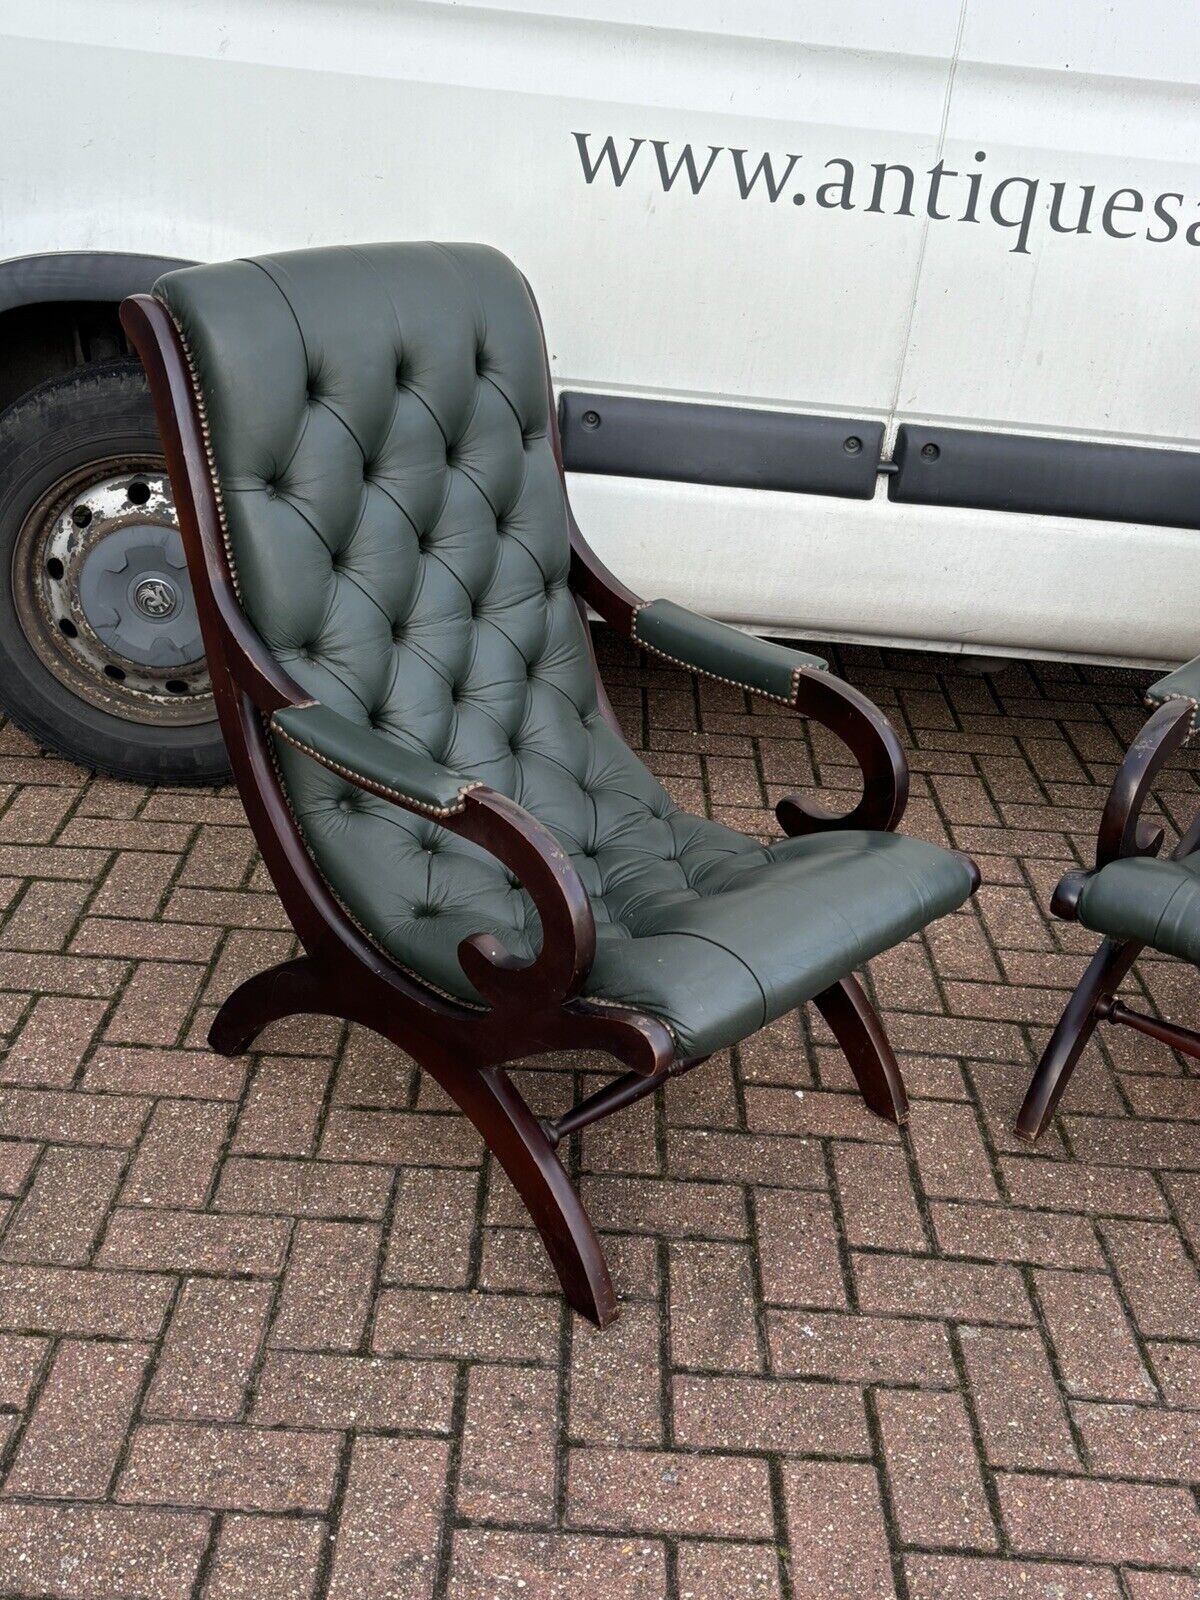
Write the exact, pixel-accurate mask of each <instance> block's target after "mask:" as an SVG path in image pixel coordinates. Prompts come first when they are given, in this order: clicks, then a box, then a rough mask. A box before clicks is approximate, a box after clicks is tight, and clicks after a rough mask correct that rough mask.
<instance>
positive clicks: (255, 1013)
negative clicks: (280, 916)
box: [208, 956, 326, 1056]
mask: <svg viewBox="0 0 1200 1600" xmlns="http://www.w3.org/2000/svg"><path fill="white" fill-rule="evenodd" d="M324 992H325V986H324V985H323V984H322V983H321V982H320V980H319V979H318V977H317V974H316V969H315V967H314V966H313V963H312V960H311V959H310V957H308V956H297V957H296V958H295V960H293V961H284V962H281V963H280V965H279V966H277V967H268V968H267V970H266V971H265V972H256V973H255V974H254V976H253V977H252V978H247V979H246V981H245V983H240V984H239V985H238V986H237V988H236V989H235V990H234V991H233V993H232V994H231V995H230V996H229V998H228V999H227V1000H226V1001H225V1004H224V1005H223V1006H222V1007H221V1009H220V1010H219V1011H218V1012H217V1014H216V1016H215V1017H214V1018H213V1024H212V1027H211V1028H210V1029H209V1030H208V1042H209V1044H210V1045H211V1046H212V1048H213V1049H214V1050H215V1051H216V1052H217V1054H218V1055H221V1056H240V1055H244V1054H245V1052H246V1051H247V1050H248V1049H249V1048H250V1046H251V1045H252V1044H253V1043H254V1041H255V1039H257V1037H258V1035H259V1034H260V1033H261V1032H262V1030H263V1029H264V1028H265V1027H266V1026H267V1024H268V1023H269V1022H278V1021H279V1020H280V1019H281V1018H282V1017H292V1016H296V1015H297V1014H299V1013H302V1012H305V1011H324V1010H325V1009H326V1007H325V1005H324V1003H323V1000H322V996H323V994H324Z"/></svg>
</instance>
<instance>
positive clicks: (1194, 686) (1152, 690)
mask: <svg viewBox="0 0 1200 1600" xmlns="http://www.w3.org/2000/svg"><path fill="white" fill-rule="evenodd" d="M1168 700H1190V701H1191V702H1192V704H1193V705H1194V706H1200V656H1197V657H1196V658H1195V659H1194V660H1193V661H1187V662H1185V663H1184V665H1183V666H1182V667H1176V668H1175V671H1174V672H1168V673H1167V675H1166V677H1165V678H1159V680H1158V682H1157V683H1152V684H1151V685H1150V687H1149V688H1148V689H1147V690H1146V704H1147V705H1148V706H1163V705H1166V703H1167V701H1168Z"/></svg>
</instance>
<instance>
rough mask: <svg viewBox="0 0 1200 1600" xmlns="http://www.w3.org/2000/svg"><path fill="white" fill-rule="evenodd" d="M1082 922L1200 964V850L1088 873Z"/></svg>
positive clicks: (1119, 863)
mask: <svg viewBox="0 0 1200 1600" xmlns="http://www.w3.org/2000/svg"><path fill="white" fill-rule="evenodd" d="M1078 915H1079V921H1080V922H1082V923H1083V925H1084V927H1085V928H1091V929H1092V930H1093V932H1095V933H1103V934H1106V935H1108V937H1109V938H1112V939H1136V940H1137V941H1138V943H1139V944H1148V945H1150V946H1151V947H1152V948H1153V949H1155V950H1161V951H1162V953H1163V954H1164V955H1168V956H1177V957H1179V959H1180V960H1182V961H1191V962H1193V963H1195V964H1196V965H1200V853H1198V854H1196V855H1190V856H1184V858H1183V859H1182V861H1170V860H1167V861H1160V860H1159V859H1158V858H1157V857H1155V856H1131V857H1128V858H1127V859H1125V860H1122V861H1113V862H1110V863H1109V865H1108V866H1107V867H1104V868H1102V869H1101V870H1100V871H1099V872H1097V873H1096V874H1095V876H1094V877H1091V878H1088V879H1087V881H1086V883H1085V884H1084V887H1083V892H1082V894H1081V895H1080V897H1079V910H1078Z"/></svg>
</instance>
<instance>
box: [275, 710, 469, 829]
mask: <svg viewBox="0 0 1200 1600" xmlns="http://www.w3.org/2000/svg"><path fill="white" fill-rule="evenodd" d="M271 727H272V730H273V731H274V732H275V733H277V734H279V735H281V737H282V738H283V739H284V740H286V742H287V743H288V744H290V745H292V746H294V748H295V749H297V750H301V751H303V752H304V754H305V755H309V756H312V758H313V759H314V760H315V761H319V762H320V763H321V764H322V766H326V767H328V768H329V770H330V771H331V772H337V773H340V774H341V775H342V776H343V777H346V778H350V779H351V780H352V781H353V782H354V783H355V784H357V786H358V787H359V788H361V789H369V790H371V791H372V792H373V793H376V794H381V795H382V796H383V797H384V798H385V799H394V800H397V801H399V802H400V803H402V804H403V805H406V806H408V807H409V808H410V809H411V810H413V811H421V812H424V813H425V814H426V815H428V816H432V817H449V816H453V815H454V813H455V812H458V811H461V810H462V808H463V795H464V794H465V793H466V792H467V791H468V790H469V789H472V788H477V787H478V785H476V784H473V783H472V782H471V780H470V779H469V778H465V777H463V775H462V773H460V772H449V771H447V769H446V768H445V767H443V766H439V765H438V763H437V762H436V761H431V760H430V759H429V757H428V756H427V755H425V754H424V753H423V752H422V751H419V750H410V749H407V748H406V747H405V746H404V745H402V744H398V743H397V742H396V740H395V739H387V738H385V737H384V736H383V734H381V733H376V732H375V731H374V729H373V728H369V727H365V726H364V725H363V724H362V723H360V722H351V721H350V719H349V717H343V716H342V715H341V714H340V713H339V712H337V711H331V710H330V709H329V707H328V706H322V705H318V704H316V702H315V701H314V703H313V704H312V705H309V706H285V707H284V708H283V709H282V710H280V711H276V712H275V714H274V716H273V717H272V718H271Z"/></svg>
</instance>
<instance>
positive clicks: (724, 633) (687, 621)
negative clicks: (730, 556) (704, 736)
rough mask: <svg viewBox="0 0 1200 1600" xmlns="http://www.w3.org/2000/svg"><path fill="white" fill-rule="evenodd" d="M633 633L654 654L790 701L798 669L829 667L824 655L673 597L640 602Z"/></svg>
mask: <svg viewBox="0 0 1200 1600" xmlns="http://www.w3.org/2000/svg"><path fill="white" fill-rule="evenodd" d="M633 638H634V641H635V642H636V643H637V644H640V645H642V646H643V647H644V648H645V649H647V650H651V651H653V653H654V654H655V655H659V656H664V657H665V658H666V659H667V660H668V661H676V662H678V663H679V664H680V665H681V666H685V667H690V668H691V669H692V671H693V672H699V673H702V674H703V675H704V676H705V677H706V678H716V679H718V680H719V681H720V682H721V683H732V684H736V685H737V686H738V688H740V689H750V690H752V691H753V692H754V693H755V694H765V695H769V696H770V698H771V699H773V700H782V701H784V702H785V703H786V704H787V705H791V704H792V702H793V701H794V700H795V698H796V687H797V678H798V675H799V673H801V672H803V671H805V670H808V671H817V672H825V671H827V670H828V668H829V663H828V662H827V661H823V660H822V659H821V657H820V656H814V655H809V653H808V652H807V651H806V650H791V649H789V648H788V647H787V646H786V645H781V644H768V643H767V641H766V640H765V639H758V638H755V636H754V635H753V634H749V633H742V632H741V631H740V630H739V629H737V628H730V627H727V626H726V625H725V623H723V622H713V621H712V620H711V618H709V617H698V616H696V614H695V613H694V612H692V611H687V610H685V609H684V607H683V606H677V605H676V604H675V602H674V601H673V600H650V601H648V602H647V603H646V604H645V605H641V606H639V607H638V609H637V611H636V612H635V613H634V617H633Z"/></svg>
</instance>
